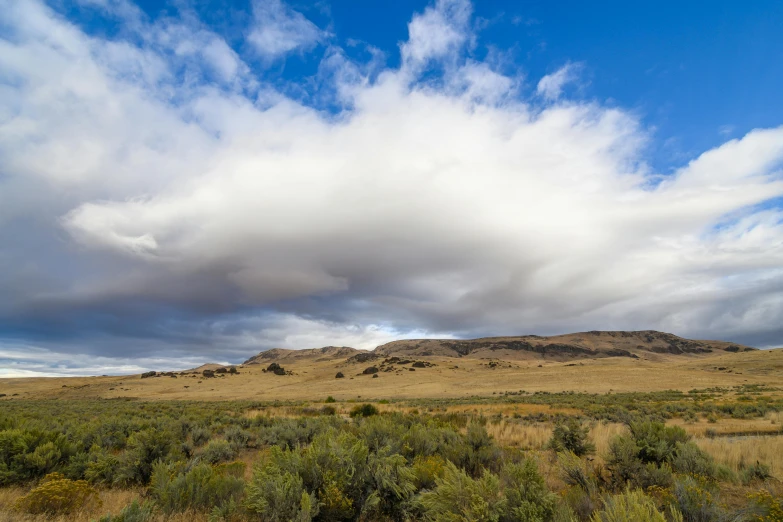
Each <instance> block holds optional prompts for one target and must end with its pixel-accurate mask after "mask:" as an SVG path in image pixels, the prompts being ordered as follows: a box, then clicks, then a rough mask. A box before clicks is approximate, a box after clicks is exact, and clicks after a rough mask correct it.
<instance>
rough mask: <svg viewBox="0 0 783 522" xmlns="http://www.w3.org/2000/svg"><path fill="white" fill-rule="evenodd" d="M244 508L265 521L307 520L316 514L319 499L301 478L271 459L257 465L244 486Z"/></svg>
mask: <svg viewBox="0 0 783 522" xmlns="http://www.w3.org/2000/svg"><path fill="white" fill-rule="evenodd" d="M245 508H246V509H247V511H248V512H250V513H252V514H256V515H259V517H260V518H261V519H262V520H265V521H268V522H289V521H296V522H309V521H310V520H312V518H313V517H314V516H315V515H317V514H318V511H319V509H318V501H317V500H316V498H315V496H314V495H312V494H309V493H308V492H307V491H306V490H305V488H304V483H303V481H302V478H301V477H299V476H298V475H296V474H294V473H291V472H289V471H284V470H282V469H281V468H280V467H279V466H277V465H276V464H275V463H274V462H273V461H267V462H265V463H264V464H262V465H258V466H257V467H256V468H255V469H254V470H253V478H252V479H251V481H250V483H249V484H248V485H247V494H246V500H245Z"/></svg>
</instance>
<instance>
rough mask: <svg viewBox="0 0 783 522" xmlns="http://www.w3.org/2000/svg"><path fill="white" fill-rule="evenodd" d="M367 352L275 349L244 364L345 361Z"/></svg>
mask: <svg viewBox="0 0 783 522" xmlns="http://www.w3.org/2000/svg"><path fill="white" fill-rule="evenodd" d="M358 353H366V350H357V349H356V348H350V347H348V346H326V347H324V348H308V349H305V350H288V349H286V348H273V349H272V350H266V351H264V352H260V353H259V354H258V355H254V356H253V357H251V358H250V359H248V360H247V361H245V362H244V363H243V364H269V363H270V362H272V361H275V362H277V361H295V360H297V359H316V360H318V359H321V358H324V359H343V358H346V357H351V356H352V355H356V354H358Z"/></svg>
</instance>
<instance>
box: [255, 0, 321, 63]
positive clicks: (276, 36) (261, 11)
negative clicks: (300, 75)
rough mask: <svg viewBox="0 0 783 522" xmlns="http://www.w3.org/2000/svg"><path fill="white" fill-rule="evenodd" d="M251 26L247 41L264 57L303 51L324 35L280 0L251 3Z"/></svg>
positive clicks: (272, 57) (268, 57) (275, 57)
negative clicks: (252, 15) (252, 24)
mask: <svg viewBox="0 0 783 522" xmlns="http://www.w3.org/2000/svg"><path fill="white" fill-rule="evenodd" d="M253 14H254V16H255V25H254V27H253V28H252V29H251V30H250V33H249V34H248V37H247V40H248V42H250V44H252V45H253V46H254V47H255V49H256V51H257V52H258V53H259V54H260V55H261V56H262V57H263V58H265V59H267V60H274V59H277V58H280V57H283V56H285V55H286V54H288V53H291V52H294V51H307V50H309V49H312V48H313V47H314V46H315V45H317V44H319V43H322V42H324V41H325V40H326V38H327V36H328V35H327V33H326V32H325V31H322V30H321V29H320V28H319V27H318V26H316V25H315V24H314V23H313V22H311V21H310V20H308V19H307V18H305V16H304V15H303V14H302V13H300V12H298V11H295V10H293V9H291V8H290V7H289V6H288V5H286V4H284V3H283V2H281V1H280V0H256V1H255V2H254V4H253Z"/></svg>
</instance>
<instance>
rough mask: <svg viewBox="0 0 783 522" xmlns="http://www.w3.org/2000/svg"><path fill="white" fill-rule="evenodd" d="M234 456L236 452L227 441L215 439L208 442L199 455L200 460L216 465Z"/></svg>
mask: <svg viewBox="0 0 783 522" xmlns="http://www.w3.org/2000/svg"><path fill="white" fill-rule="evenodd" d="M236 455H237V452H236V450H235V449H234V447H233V446H232V445H231V444H229V442H228V441H227V440H223V439H216V440H211V441H209V444H207V447H206V448H204V451H203V452H202V453H201V458H202V459H203V460H204V461H205V462H209V463H210V464H218V463H220V462H228V461H229V460H231V459H233V458H234V457H236Z"/></svg>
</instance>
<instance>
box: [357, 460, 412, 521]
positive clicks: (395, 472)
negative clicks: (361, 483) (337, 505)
mask: <svg viewBox="0 0 783 522" xmlns="http://www.w3.org/2000/svg"><path fill="white" fill-rule="evenodd" d="M367 467H368V471H369V473H368V476H367V480H366V484H367V486H366V487H367V488H369V490H370V491H371V493H370V495H369V496H368V498H367V499H365V500H364V503H363V506H362V518H364V519H367V518H370V519H372V520H379V519H381V518H383V517H391V518H392V519H394V520H401V519H403V518H406V517H405V516H404V515H405V514H406V512H407V509H408V502H409V501H410V500H411V498H412V496H413V494H414V493H415V492H416V484H415V478H416V477H415V475H414V472H413V470H412V469H411V468H409V467H408V466H407V461H406V460H405V457H403V456H402V455H377V454H374V455H370V457H369V459H368V466H367Z"/></svg>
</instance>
